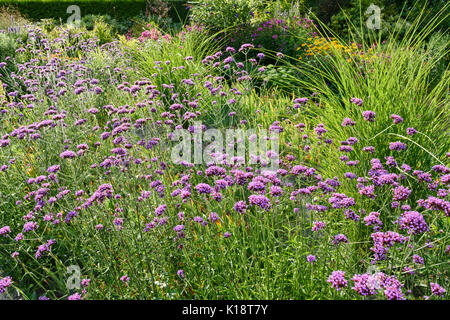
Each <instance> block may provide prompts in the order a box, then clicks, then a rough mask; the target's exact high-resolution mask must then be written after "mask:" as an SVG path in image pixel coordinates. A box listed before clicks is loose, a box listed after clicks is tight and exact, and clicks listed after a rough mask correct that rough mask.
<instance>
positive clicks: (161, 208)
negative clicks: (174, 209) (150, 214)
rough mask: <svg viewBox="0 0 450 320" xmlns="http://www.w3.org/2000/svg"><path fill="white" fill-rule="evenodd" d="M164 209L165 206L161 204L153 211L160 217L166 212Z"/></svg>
mask: <svg viewBox="0 0 450 320" xmlns="http://www.w3.org/2000/svg"><path fill="white" fill-rule="evenodd" d="M166 209H167V205H165V204H162V205H160V206H159V207H157V208H156V209H155V214H156V216H157V217H159V216H160V215H162V214H163V213H164V212H166Z"/></svg>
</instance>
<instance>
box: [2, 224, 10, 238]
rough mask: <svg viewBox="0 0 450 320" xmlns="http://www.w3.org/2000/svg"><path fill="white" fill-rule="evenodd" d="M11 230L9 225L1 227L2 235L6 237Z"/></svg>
mask: <svg viewBox="0 0 450 320" xmlns="http://www.w3.org/2000/svg"><path fill="white" fill-rule="evenodd" d="M10 232H11V228H10V227H9V226H4V227H2V228H0V236H4V237H6V234H7V233H10Z"/></svg>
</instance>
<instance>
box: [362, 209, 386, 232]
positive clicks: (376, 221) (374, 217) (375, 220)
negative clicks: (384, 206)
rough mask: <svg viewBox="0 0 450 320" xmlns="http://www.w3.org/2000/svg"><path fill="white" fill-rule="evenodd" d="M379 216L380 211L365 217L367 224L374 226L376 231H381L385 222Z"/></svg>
mask: <svg viewBox="0 0 450 320" xmlns="http://www.w3.org/2000/svg"><path fill="white" fill-rule="evenodd" d="M379 216H380V213H379V212H371V213H369V215H368V216H367V217H365V218H364V222H365V224H366V226H373V228H374V230H375V231H379V230H380V229H381V226H382V225H383V222H382V221H381V220H380V218H379Z"/></svg>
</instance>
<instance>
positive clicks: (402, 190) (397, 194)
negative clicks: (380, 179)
mask: <svg viewBox="0 0 450 320" xmlns="http://www.w3.org/2000/svg"><path fill="white" fill-rule="evenodd" d="M392 192H393V196H392V199H393V200H395V201H403V200H406V199H408V197H409V195H410V194H411V190H410V189H409V188H408V187H404V186H398V187H396V188H394V189H393V190H392Z"/></svg>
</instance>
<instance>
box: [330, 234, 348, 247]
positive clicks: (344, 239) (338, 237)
mask: <svg viewBox="0 0 450 320" xmlns="http://www.w3.org/2000/svg"><path fill="white" fill-rule="evenodd" d="M347 242H348V239H347V237H346V236H345V234H342V233H340V234H337V235H335V236H334V238H333V241H332V243H333V244H334V245H335V246H337V245H339V244H340V243H347Z"/></svg>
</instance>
